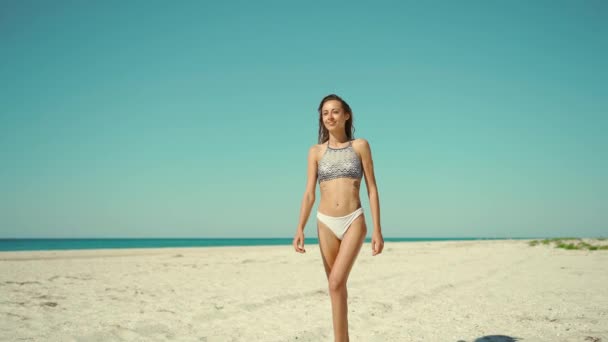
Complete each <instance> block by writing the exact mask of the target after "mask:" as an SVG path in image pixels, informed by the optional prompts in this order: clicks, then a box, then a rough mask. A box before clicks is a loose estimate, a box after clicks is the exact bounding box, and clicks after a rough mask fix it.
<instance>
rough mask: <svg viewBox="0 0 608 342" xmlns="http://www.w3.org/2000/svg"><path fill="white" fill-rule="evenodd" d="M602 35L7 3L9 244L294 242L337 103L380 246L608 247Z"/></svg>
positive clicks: (538, 26)
mask: <svg viewBox="0 0 608 342" xmlns="http://www.w3.org/2000/svg"><path fill="white" fill-rule="evenodd" d="M606 37H608V3H607V2H605V1H457V2H456V1H428V2H422V1H409V2H406V1H393V2H374V4H372V3H371V2H348V3H347V2H344V3H328V2H311V1H299V2H295V1H255V2H254V1H239V2H233V1H225V2H221V1H191V2H188V1H177V2H170V1H52V2H49V1H6V0H5V1H2V2H1V3H0V60H1V63H0V163H1V165H0V237H292V236H293V233H294V232H295V229H296V225H297V220H298V215H299V209H300V201H301V198H302V194H303V191H304V186H305V177H306V156H307V151H308V148H309V147H310V146H311V145H312V144H314V143H316V139H317V129H318V126H317V125H318V123H317V120H318V118H317V115H318V114H317V112H316V107H317V106H318V103H319V101H320V100H321V98H322V97H323V96H324V95H326V94H329V93H337V94H339V95H341V96H342V97H344V98H345V99H346V100H347V101H348V102H349V103H350V105H351V107H352V108H353V111H354V118H355V127H356V132H355V136H356V137H362V138H366V139H367V140H368V141H369V142H370V145H371V148H372V153H373V156H374V163H375V167H376V177H377V183H378V186H379V192H380V201H381V213H382V228H383V232H384V236H385V237H465V236H479V237H516V236H525V237H536V236H564V235H577V236H599V235H604V236H605V235H608V234H607V232H608V134H607V132H608V87H607V85H606V84H607V81H608V62H606V61H608V39H606ZM317 191H318V190H317ZM366 195H367V194H366V190H365V187H364V186H362V188H361V197H362V201H363V206H364V210H366V215H368V219H367V221H368V224H369V225H370V226H369V227H370V230H369V232H371V212H370V211H369V201H368V199H367V196H366ZM317 205H318V197H317V203H315V207H314V208H313V211H312V213H311V217H310V219H309V221H308V222H309V223H308V225H307V228H306V231H305V232H306V235H307V237H316V227H315V218H314V212H315V211H316V206H317Z"/></svg>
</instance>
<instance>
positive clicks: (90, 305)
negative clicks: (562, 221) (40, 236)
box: [0, 241, 608, 342]
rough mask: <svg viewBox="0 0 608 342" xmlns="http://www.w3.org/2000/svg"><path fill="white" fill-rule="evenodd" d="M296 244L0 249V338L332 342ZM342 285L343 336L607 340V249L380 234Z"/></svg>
mask: <svg viewBox="0 0 608 342" xmlns="http://www.w3.org/2000/svg"><path fill="white" fill-rule="evenodd" d="M306 250H307V253H306V254H303V255H302V254H297V253H295V252H294V251H293V249H292V248H291V246H271V247H213V248H171V249H164V248H163V249H130V250H124V249H118V250H85V251H47V252H2V253H0V338H1V339H2V340H6V341H19V340H34V341H114V340H128V341H154V340H178V341H208V342H211V341H222V342H224V341H277V342H278V341H315V342H318V341H333V332H332V325H331V306H330V300H329V297H328V292H327V280H326V278H325V273H324V271H323V265H322V261H321V256H320V252H319V248H318V245H310V244H308V245H306ZM348 292H349V325H350V337H351V341H352V342H355V341H365V342H368V341H431V342H433V341H438V342H441V341H450V342H457V341H467V342H472V341H475V340H476V339H480V338H481V337H484V336H490V335H504V336H509V337H512V338H514V339H516V338H519V339H521V340H522V341H594V340H593V339H592V338H601V340H602V341H604V342H608V251H577V250H573V251H568V250H563V249H557V248H553V247H551V246H545V245H540V246H535V247H531V246H528V245H527V242H526V241H471V242H419V243H392V242H387V243H386V245H385V250H384V253H383V254H381V255H379V256H376V257H372V256H371V251H370V245H369V243H366V244H365V245H364V246H363V249H362V251H361V254H360V255H359V257H358V259H357V261H356V264H355V266H354V268H353V270H352V272H351V276H350V279H349V282H348ZM494 340H495V341H509V340H508V339H506V338H502V339H498V338H495V339H494ZM488 341H489V340H488ZM595 341H597V340H595Z"/></svg>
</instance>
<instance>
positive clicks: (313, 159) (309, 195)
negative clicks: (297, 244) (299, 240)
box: [296, 145, 317, 233]
mask: <svg viewBox="0 0 608 342" xmlns="http://www.w3.org/2000/svg"><path fill="white" fill-rule="evenodd" d="M316 185H317V145H314V146H312V147H311V148H310V150H309V151H308V171H307V176H306V190H305V191H304V197H303V198H302V206H301V207H300V220H299V222H298V229H297V232H296V233H299V232H304V227H305V226H306V221H308V216H309V215H310V210H311V209H312V206H313V204H314V203H315V190H316Z"/></svg>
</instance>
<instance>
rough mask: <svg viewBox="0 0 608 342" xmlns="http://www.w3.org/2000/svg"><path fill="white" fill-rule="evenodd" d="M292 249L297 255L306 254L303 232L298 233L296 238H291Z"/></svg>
mask: <svg viewBox="0 0 608 342" xmlns="http://www.w3.org/2000/svg"><path fill="white" fill-rule="evenodd" d="M293 248H294V249H295V250H296V252H298V253H306V250H305V249H304V232H302V231H298V232H297V233H296V236H295V237H294V238H293Z"/></svg>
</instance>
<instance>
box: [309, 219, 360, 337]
mask: <svg viewBox="0 0 608 342" xmlns="http://www.w3.org/2000/svg"><path fill="white" fill-rule="evenodd" d="M318 230H319V246H320V248H321V255H322V257H323V264H324V266H325V272H326V274H327V280H328V284H329V295H330V297H331V306H332V316H333V325H334V340H335V341H336V342H344V341H348V307H347V298H348V292H347V289H346V282H347V280H348V275H349V274H350V271H351V269H352V267H353V264H354V262H355V260H356V259H357V255H358V254H359V251H360V250H361V245H362V244H363V242H364V241H365V236H366V235H367V227H366V225H365V218H364V215H360V216H359V217H357V219H355V221H353V223H352V224H351V226H350V228H349V229H348V230H347V231H346V234H344V237H343V238H342V241H340V240H338V239H337V238H336V236H335V235H333V233H332V232H331V231H330V230H329V229H328V228H327V227H326V226H325V225H323V223H321V222H319V225H318Z"/></svg>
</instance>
